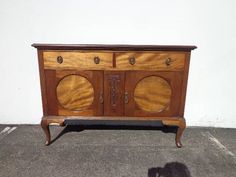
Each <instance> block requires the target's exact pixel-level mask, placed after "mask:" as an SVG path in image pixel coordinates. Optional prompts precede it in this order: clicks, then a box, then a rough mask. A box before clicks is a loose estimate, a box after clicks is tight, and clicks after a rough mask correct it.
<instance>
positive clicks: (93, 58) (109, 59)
mask: <svg viewBox="0 0 236 177" xmlns="http://www.w3.org/2000/svg"><path fill="white" fill-rule="evenodd" d="M43 59H44V68H45V69H55V70H56V69H86V70H87V69H94V70H105V69H109V68H112V67H113V54H112V53H105V52H79V51H45V52H43Z"/></svg>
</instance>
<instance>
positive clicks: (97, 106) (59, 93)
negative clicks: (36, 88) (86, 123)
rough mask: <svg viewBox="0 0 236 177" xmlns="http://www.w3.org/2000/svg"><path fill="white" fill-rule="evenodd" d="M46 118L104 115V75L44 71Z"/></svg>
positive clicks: (88, 72)
mask: <svg viewBox="0 0 236 177" xmlns="http://www.w3.org/2000/svg"><path fill="white" fill-rule="evenodd" d="M45 78H46V94H47V107H48V114H49V115H61V116H63V115H64V116H67V115H87V116H96V115H102V114H103V72H102V71H71V70H70V71H69V70H68V71H62V70H45Z"/></svg>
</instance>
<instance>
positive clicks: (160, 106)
mask: <svg viewBox="0 0 236 177" xmlns="http://www.w3.org/2000/svg"><path fill="white" fill-rule="evenodd" d="M134 100H135V103H136V104H137V105H138V107H139V108H140V109H142V110H144V111H147V112H161V111H163V110H164V109H166V108H167V107H168V106H169V104H170V101H171V87H170V85H169V84H168V82H167V81H165V80H164V79H163V78H161V77H157V76H148V77H145V78H143V79H142V80H140V81H139V82H138V83H137V85H136V88H135V89H134Z"/></svg>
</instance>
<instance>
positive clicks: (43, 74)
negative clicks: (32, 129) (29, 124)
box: [38, 50, 48, 116]
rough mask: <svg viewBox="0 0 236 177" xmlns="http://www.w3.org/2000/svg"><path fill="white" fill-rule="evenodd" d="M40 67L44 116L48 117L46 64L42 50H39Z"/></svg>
mask: <svg viewBox="0 0 236 177" xmlns="http://www.w3.org/2000/svg"><path fill="white" fill-rule="evenodd" d="M38 66H39V76H40V86H41V97H42V106H43V115H44V116H46V115H48V110H47V97H46V85H45V73H44V62H43V51H42V50H38Z"/></svg>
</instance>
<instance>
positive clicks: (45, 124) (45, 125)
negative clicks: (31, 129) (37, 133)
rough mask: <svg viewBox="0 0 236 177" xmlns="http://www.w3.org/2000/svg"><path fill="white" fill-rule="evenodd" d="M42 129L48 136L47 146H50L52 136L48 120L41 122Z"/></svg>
mask: <svg viewBox="0 0 236 177" xmlns="http://www.w3.org/2000/svg"><path fill="white" fill-rule="evenodd" d="M41 127H42V129H43V131H44V133H45V135H46V141H45V145H46V146H48V145H49V144H50V142H51V135H50V130H49V122H48V121H47V120H46V119H42V120H41Z"/></svg>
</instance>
